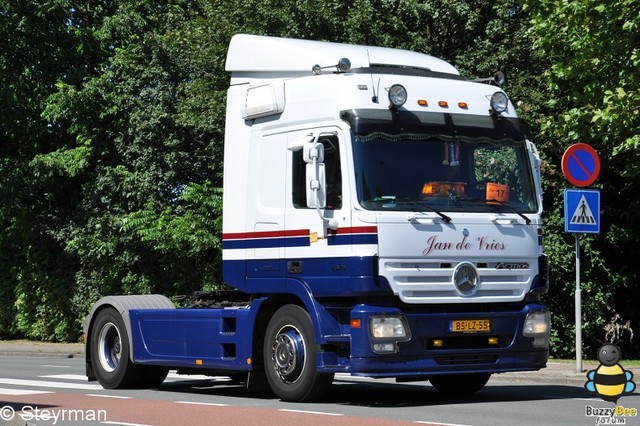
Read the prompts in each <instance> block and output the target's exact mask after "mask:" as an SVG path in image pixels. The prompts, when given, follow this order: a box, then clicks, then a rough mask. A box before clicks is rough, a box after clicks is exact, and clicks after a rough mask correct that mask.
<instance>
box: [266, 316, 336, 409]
mask: <svg viewBox="0 0 640 426" xmlns="http://www.w3.org/2000/svg"><path fill="white" fill-rule="evenodd" d="M317 353H318V349H317V346H316V340H315V335H314V332H313V325H312V323H311V318H310V317H309V314H308V313H307V311H305V310H304V309H302V308H301V307H299V306H297V305H285V306H283V307H282V308H280V309H278V311H276V313H275V314H274V316H273V318H271V321H269V325H268V326H267V331H266V333H265V340H264V348H263V355H264V366H265V373H266V376H267V381H268V382H269V386H270V387H271V390H272V391H273V393H274V394H275V395H276V396H277V397H279V398H281V399H282V400H284V401H297V402H303V401H310V400H312V399H317V398H319V397H320V396H322V394H324V393H325V392H327V391H328V390H329V388H330V387H331V383H332V382H333V373H331V374H320V373H318V372H317V368H316V367H317V366H316V355H317Z"/></svg>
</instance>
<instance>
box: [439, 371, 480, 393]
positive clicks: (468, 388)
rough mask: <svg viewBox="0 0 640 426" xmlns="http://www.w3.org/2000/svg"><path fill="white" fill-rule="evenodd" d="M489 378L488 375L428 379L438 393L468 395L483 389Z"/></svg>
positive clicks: (463, 375)
mask: <svg viewBox="0 0 640 426" xmlns="http://www.w3.org/2000/svg"><path fill="white" fill-rule="evenodd" d="M490 377H491V374H490V373H483V374H460V375H446V376H434V377H431V378H430V379H429V381H430V382H431V385H433V387H434V388H436V389H437V390H438V391H439V392H442V393H445V394H448V395H470V394H472V393H475V392H478V391H479V390H480V389H482V388H483V387H484V385H486V384H487V382H488V381H489V378H490Z"/></svg>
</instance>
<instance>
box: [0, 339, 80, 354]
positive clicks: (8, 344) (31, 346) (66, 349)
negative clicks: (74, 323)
mask: <svg viewBox="0 0 640 426" xmlns="http://www.w3.org/2000/svg"><path fill="white" fill-rule="evenodd" d="M0 356H29V357H55V358H78V357H82V356H84V345H83V344H82V343H43V342H29V341H26V340H25V341H23V340H20V341H0Z"/></svg>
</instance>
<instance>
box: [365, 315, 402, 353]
mask: <svg viewBox="0 0 640 426" xmlns="http://www.w3.org/2000/svg"><path fill="white" fill-rule="evenodd" d="M369 332H370V333H371V340H372V345H371V349H372V350H373V351H374V352H375V353H396V352H398V346H397V343H398V342H405V341H407V340H410V339H411V332H410V331H409V325H408V324H407V322H406V320H405V319H404V317H401V316H379V317H371V318H370V320H369Z"/></svg>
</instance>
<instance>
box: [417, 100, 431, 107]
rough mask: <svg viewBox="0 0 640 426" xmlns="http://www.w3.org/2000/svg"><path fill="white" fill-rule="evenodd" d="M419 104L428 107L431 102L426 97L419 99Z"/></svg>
mask: <svg viewBox="0 0 640 426" xmlns="http://www.w3.org/2000/svg"><path fill="white" fill-rule="evenodd" d="M418 105H420V106H423V107H426V106H429V102H427V101H426V100H425V99H418Z"/></svg>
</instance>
